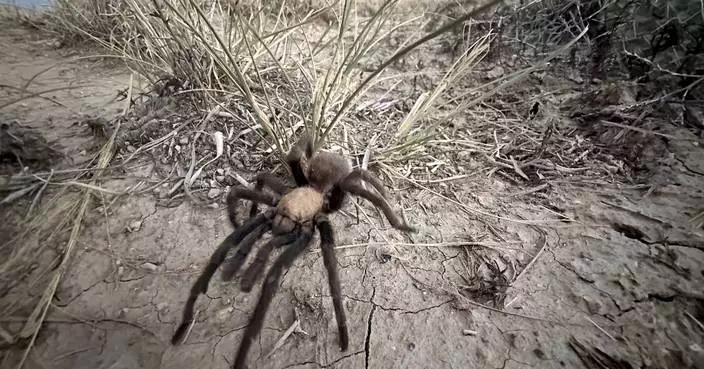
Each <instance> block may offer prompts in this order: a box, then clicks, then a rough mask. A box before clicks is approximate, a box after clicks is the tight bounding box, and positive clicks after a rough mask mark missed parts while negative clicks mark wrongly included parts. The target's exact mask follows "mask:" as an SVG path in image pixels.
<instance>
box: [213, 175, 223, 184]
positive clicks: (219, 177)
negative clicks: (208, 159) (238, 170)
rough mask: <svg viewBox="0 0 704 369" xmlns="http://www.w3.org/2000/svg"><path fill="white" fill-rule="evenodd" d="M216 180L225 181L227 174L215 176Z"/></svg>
mask: <svg viewBox="0 0 704 369" xmlns="http://www.w3.org/2000/svg"><path fill="white" fill-rule="evenodd" d="M215 180H216V181H218V183H225V176H215Z"/></svg>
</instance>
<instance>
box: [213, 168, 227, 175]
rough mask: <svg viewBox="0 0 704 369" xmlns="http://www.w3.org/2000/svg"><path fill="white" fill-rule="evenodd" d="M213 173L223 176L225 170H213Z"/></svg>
mask: <svg viewBox="0 0 704 369" xmlns="http://www.w3.org/2000/svg"><path fill="white" fill-rule="evenodd" d="M215 173H217V174H218V175H219V176H224V175H225V169H222V168H218V169H215Z"/></svg>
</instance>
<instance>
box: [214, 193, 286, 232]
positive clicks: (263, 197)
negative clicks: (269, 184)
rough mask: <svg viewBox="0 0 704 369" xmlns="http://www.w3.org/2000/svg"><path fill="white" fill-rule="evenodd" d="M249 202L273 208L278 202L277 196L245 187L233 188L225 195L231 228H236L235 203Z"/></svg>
mask: <svg viewBox="0 0 704 369" xmlns="http://www.w3.org/2000/svg"><path fill="white" fill-rule="evenodd" d="M240 199H243V200H250V201H252V202H254V203H261V204H266V205H269V206H271V207H275V206H276V203H278V202H279V196H276V195H272V194H270V193H266V192H262V191H256V190H253V189H251V188H246V187H234V188H233V189H231V190H230V193H228V194H227V217H228V218H230V223H232V226H233V227H235V228H237V227H238V226H239V225H238V224H239V223H238V222H237V202H238V201H239V200H240Z"/></svg>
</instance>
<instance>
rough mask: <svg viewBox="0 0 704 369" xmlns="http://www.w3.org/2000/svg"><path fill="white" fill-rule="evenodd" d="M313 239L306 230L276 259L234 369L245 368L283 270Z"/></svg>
mask: <svg viewBox="0 0 704 369" xmlns="http://www.w3.org/2000/svg"><path fill="white" fill-rule="evenodd" d="M312 238H313V232H312V229H304V230H303V231H302V232H301V234H300V236H299V237H298V238H297V239H296V241H294V242H293V243H292V244H291V245H290V246H289V247H288V248H286V250H284V252H283V253H282V254H281V256H279V258H278V259H276V261H275V262H274V265H272V266H271V268H270V269H269V272H268V273H267V274H266V278H265V280H264V287H263V288H262V292H261V295H260V297H259V302H257V306H256V307H255V308H254V313H253V315H252V318H251V319H250V320H249V325H247V328H246V329H245V331H244V336H242V342H241V343H240V348H239V349H238V350H237V356H236V357H235V361H234V364H233V365H232V368H234V369H242V368H244V367H245V366H244V364H245V359H246V358H247V352H248V351H249V347H250V346H252V342H253V341H254V337H255V336H256V335H257V334H259V332H260V331H261V329H262V325H263V323H264V317H265V316H266V312H267V310H268V309H269V305H270V304H271V300H272V299H273V298H274V294H276V290H277V289H278V288H279V282H280V280H281V274H282V272H283V270H284V269H285V268H288V267H290V266H291V264H293V261H294V260H295V259H296V257H298V255H300V254H301V252H303V250H305V248H306V246H308V244H309V243H310V240H311V239H312Z"/></svg>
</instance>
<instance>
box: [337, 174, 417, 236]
mask: <svg viewBox="0 0 704 369" xmlns="http://www.w3.org/2000/svg"><path fill="white" fill-rule="evenodd" d="M340 187H341V188H342V189H343V190H344V191H347V192H349V193H351V194H353V195H356V196H359V197H362V198H365V199H367V200H369V201H370V202H371V203H372V204H374V206H376V207H377V208H380V209H381V211H383V212H384V215H385V216H386V219H388V220H389V223H391V226H393V227H394V228H396V229H399V230H402V231H406V232H415V228H413V227H411V226H410V225H408V223H407V222H406V220H405V219H403V217H399V216H397V215H396V214H395V213H394V211H393V209H391V205H389V203H388V202H387V201H386V199H385V198H383V197H381V195H379V194H376V193H374V192H371V191H369V190H367V189H366V188H364V187H362V184H361V182H359V181H348V180H344V181H342V183H341V184H340Z"/></svg>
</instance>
